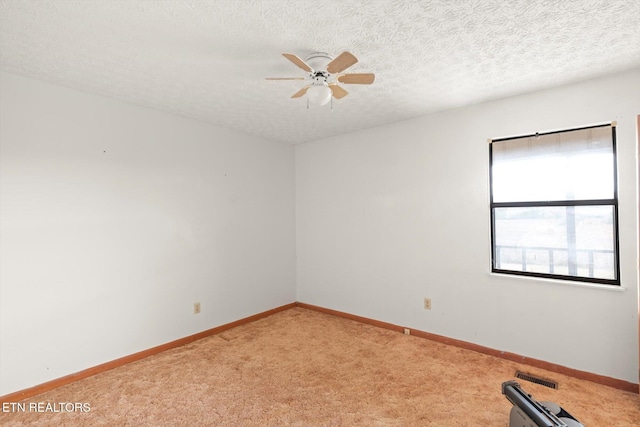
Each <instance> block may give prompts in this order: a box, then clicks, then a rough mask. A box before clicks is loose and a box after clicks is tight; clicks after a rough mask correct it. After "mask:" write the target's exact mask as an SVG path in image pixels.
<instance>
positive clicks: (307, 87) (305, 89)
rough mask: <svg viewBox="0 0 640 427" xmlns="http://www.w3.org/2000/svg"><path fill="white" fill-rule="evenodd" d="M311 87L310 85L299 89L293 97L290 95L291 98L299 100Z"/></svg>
mask: <svg viewBox="0 0 640 427" xmlns="http://www.w3.org/2000/svg"><path fill="white" fill-rule="evenodd" d="M310 87H311V85H308V86H305V87H303V88H302V89H300V90H299V91H297V92H296V93H294V94H293V95H291V97H292V98H300V97H301V96H303V95H304V94H305V93H307V90H309V88H310Z"/></svg>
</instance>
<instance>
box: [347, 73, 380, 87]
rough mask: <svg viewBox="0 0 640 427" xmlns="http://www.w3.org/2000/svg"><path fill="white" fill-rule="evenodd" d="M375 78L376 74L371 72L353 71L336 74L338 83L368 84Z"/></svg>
mask: <svg viewBox="0 0 640 427" xmlns="http://www.w3.org/2000/svg"><path fill="white" fill-rule="evenodd" d="M375 79H376V75H375V74H373V73H353V74H343V75H341V76H338V81H339V82H340V83H344V84H351V85H354V84H355V85H370V84H371V83H373V81H374V80H375Z"/></svg>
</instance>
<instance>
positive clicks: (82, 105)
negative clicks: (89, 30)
mask: <svg viewBox="0 0 640 427" xmlns="http://www.w3.org/2000/svg"><path fill="white" fill-rule="evenodd" d="M0 78H1V80H0V88H1V96H0V99H1V101H0V102H1V104H0V123H1V125H0V144H1V145H0V149H1V153H0V157H1V165H0V170H1V176H0V185H1V187H0V189H1V193H0V201H1V206H0V209H1V210H0V213H1V222H0V225H1V229H0V231H1V235H2V237H1V239H0V266H1V268H0V272H1V273H0V274H1V276H0V395H4V394H7V393H11V392H14V391H17V390H20V389H24V388H27V387H30V386H34V385H36V384H40V383H43V382H46V381H49V380H51V379H55V378H59V377H61V376H64V375H67V374H70V373H73V372H77V371H79V370H82V369H85V368H88V367H91V366H95V365H98V364H100V363H103V362H107V361H110V360H113V359H116V358H118V357H122V356H125V355H129V354H132V353H135V352H137V351H140V350H144V349H147V348H150V347H153V346H156V345H160V344H163V343H166V342H169V341H172V340H175V339H178V338H182V337H184V336H187V335H191V334H194V333H197V332H200V331H203V330H206V329H209V328H212V327H215V326H218V325H221V324H224V323H227V322H230V321H234V320H237V319H240V318H243V317H246V316H249V315H253V314H256V313H259V312H262V311H265V310H269V309H271V308H274V307H278V306H281V305H284V304H287V303H291V302H293V301H295V295H296V294H295V222H294V215H295V206H294V193H295V192H294V149H293V147H292V146H290V145H286V144H281V143H276V142H272V141H267V140H264V139H260V138H257V137H251V136H247V135H244V134H240V133H237V132H233V131H229V130H224V129H220V128H216V127H213V126H210V125H206V124H203V123H198V122H194V121H190V120H187V119H183V118H180V117H176V116H172V115H169V114H164V113H161V112H158V111H153V110H148V109H144V108H140V107H136V106H133V105H129V104H125V103H122V102H119V101H115V100H111V99H106V98H102V97H98V96H94V95H90V94H86V93H82V92H77V91H74V90H70V89H67V88H63V87H59V86H54V85H51V84H47V83H43V82H39V81H35V80H30V79H27V78H23V77H19V76H16V75H11V74H6V73H2V74H1V76H0ZM196 301H200V302H201V304H202V312H201V314H199V315H194V314H193V303H194V302H196Z"/></svg>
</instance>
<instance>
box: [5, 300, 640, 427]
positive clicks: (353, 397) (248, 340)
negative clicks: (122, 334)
mask: <svg viewBox="0 0 640 427" xmlns="http://www.w3.org/2000/svg"><path fill="white" fill-rule="evenodd" d="M517 369H522V370H524V371H527V372H531V373H534V374H538V375H541V376H544V377H548V378H551V379H554V380H556V381H558V382H559V384H560V387H559V389H558V390H553V389H549V388H547V387H543V386H540V385H536V384H532V383H529V382H526V381H519V382H520V384H521V385H522V387H523V389H524V390H525V391H527V392H528V393H531V394H532V395H533V396H534V397H535V398H536V399H537V400H541V401H544V400H547V401H554V402H557V403H558V404H560V405H561V406H563V407H564V408H565V409H567V410H568V411H569V412H570V413H572V414H573V415H574V416H575V417H576V418H578V419H579V420H580V421H581V422H583V423H584V424H585V425H586V426H587V427H604V426H607V427H612V426H625V427H630V426H640V398H639V396H638V395H637V394H633V393H627V392H623V391H620V390H616V389H613V388H609V387H604V386H599V385H596V384H593V383H590V382H587V381H582V380H576V379H573V378H570V377H566V376H563V375H560V374H556V373H551V372H545V371H542V370H540V369H534V368H530V367H528V366H520V365H518V364H517V363H513V362H509V361H505V360H502V359H497V358H494V357H491V356H486V355H483V354H479V353H475V352H472V351H467V350H462V349H459V348H456V347H449V346H446V345H443V344H440V343H435V342H431V341H428V340H426V339H423V338H418V337H413V336H407V335H403V334H399V333H397V332H392V331H389V330H385V329H379V328H376V327H374V326H370V325H364V324H361V323H358V322H354V321H351V320H347V319H343V318H338V317H334V316H331V315H327V314H323V313H318V312H315V311H310V310H306V309H303V308H293V309H290V310H286V311H283V312H280V313H277V314H275V315H272V316H270V317H268V318H265V319H262V320H259V321H256V322H253V323H250V324H247V325H244V326H240V327H237V328H235V329H231V330H228V331H226V332H224V333H222V334H220V335H217V336H212V337H209V338H205V339H202V340H200V341H196V342H194V343H192V344H189V345H187V346H184V347H181V348H178V349H174V350H170V351H167V352H165V353H162V354H159V355H156V356H152V357H149V358H147V359H144V360H141V361H138V362H135V363H132V364H129V365H126V366H123V367H121V368H118V369H114V370H111V371H108V372H105V373H102V374H99V375H96V376H94V377H91V378H88V379H85V380H82V381H79V382H76V383H73V384H70V385H68V386H65V387H61V388H59V389H56V390H53V391H50V392H47V393H45V394H41V395H39V396H36V397H34V398H32V399H29V400H28V401H26V402H25V403H26V404H27V405H28V402H42V403H47V402H48V403H54V402H72V403H75V402H79V403H88V404H89V405H90V411H89V412H75V413H66V412H65V413H37V412H26V413H2V414H0V424H3V425H12V426H22V425H39V426H42V425H45V426H46V425H51V426H62V425H64V426H100V425H108V426H438V427H450V426H451V427H452V426H482V427H490V426H499V427H506V426H507V425H508V414H509V410H510V408H511V404H510V403H509V402H508V401H507V400H506V398H505V397H504V396H503V395H502V394H501V384H502V382H503V381H507V380H510V379H514V373H515V371H516V370H517Z"/></svg>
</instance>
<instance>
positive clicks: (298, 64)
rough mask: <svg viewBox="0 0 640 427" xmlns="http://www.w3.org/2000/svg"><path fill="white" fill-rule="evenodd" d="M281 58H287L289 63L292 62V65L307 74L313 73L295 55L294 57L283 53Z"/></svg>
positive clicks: (291, 54)
mask: <svg viewBox="0 0 640 427" xmlns="http://www.w3.org/2000/svg"><path fill="white" fill-rule="evenodd" d="M282 56H284V57H285V58H287V59H288V60H289V61H291V62H293V63H294V64H296V65H297V66H298V67H299V68H302V69H303V70H305V71H307V72H309V73H313V69H311V67H309V66H308V65H307V64H306V62H304V61H303V60H302V59H300V58H298V57H297V56H296V55H294V54H293V53H283V54H282Z"/></svg>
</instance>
